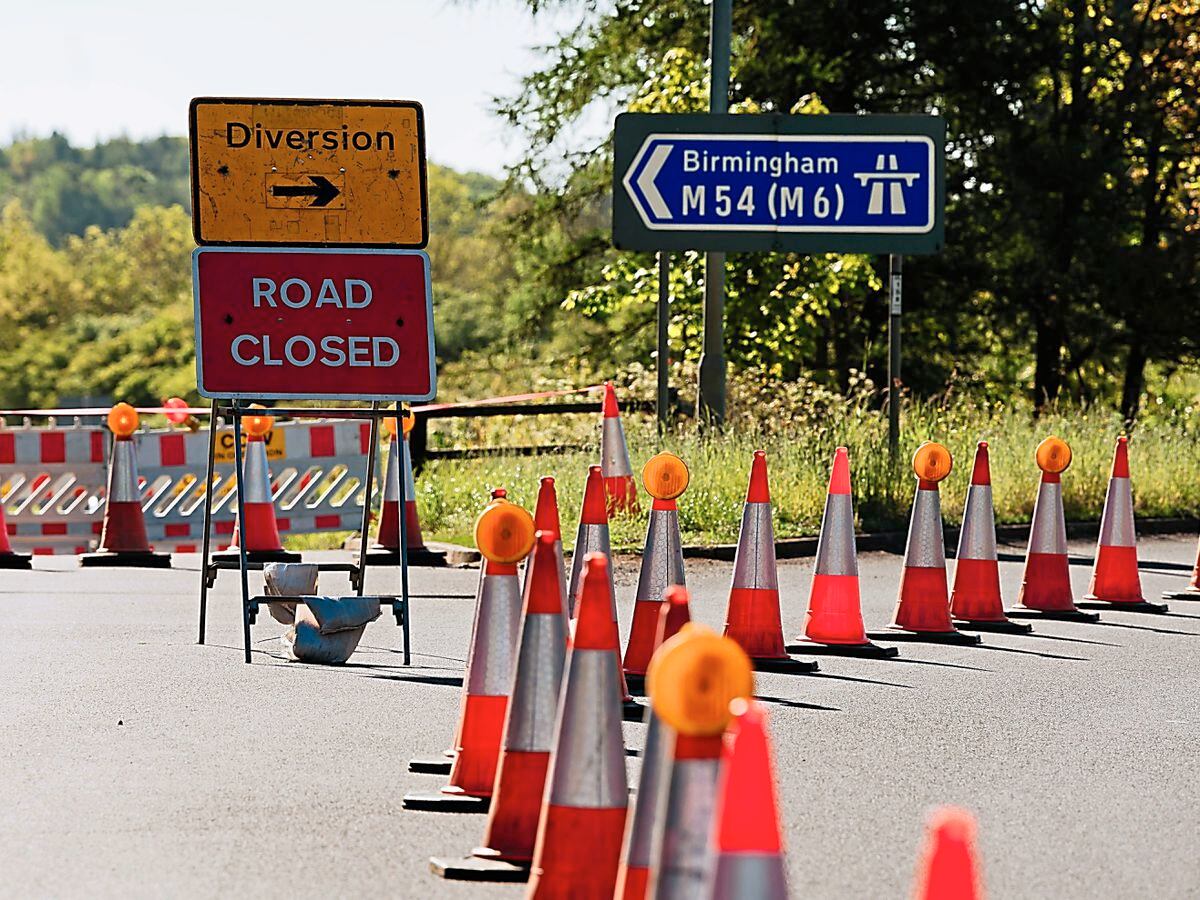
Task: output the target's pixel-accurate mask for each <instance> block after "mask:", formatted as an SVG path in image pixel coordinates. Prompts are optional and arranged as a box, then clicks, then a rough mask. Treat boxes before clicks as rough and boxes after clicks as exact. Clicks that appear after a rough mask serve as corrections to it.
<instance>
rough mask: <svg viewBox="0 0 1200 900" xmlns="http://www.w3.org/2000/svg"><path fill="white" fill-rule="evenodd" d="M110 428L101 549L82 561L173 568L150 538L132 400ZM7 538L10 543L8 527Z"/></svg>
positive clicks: (112, 415)
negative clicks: (156, 550) (109, 463)
mask: <svg viewBox="0 0 1200 900" xmlns="http://www.w3.org/2000/svg"><path fill="white" fill-rule="evenodd" d="M108 427H109V429H110V430H111V431H112V433H113V455H112V464H111V465H110V466H109V467H108V491H107V493H106V494H105V502H104V524H103V525H102V526H101V531H100V549H99V550H98V551H97V552H95V553H85V554H83V555H82V556H80V557H79V564H80V565H83V566H145V567H150V568H169V567H170V565H171V556H170V554H167V553H155V552H154V549H153V548H152V547H151V546H150V541H149V539H148V538H147V537H146V519H145V516H144V515H143V513H142V494H141V491H140V489H139V488H138V472H137V448H136V447H135V446H134V443H133V433H134V432H135V431H137V427H138V414H137V411H136V410H135V409H134V408H133V407H132V406H130V405H129V404H128V403H118V404H117V405H116V406H114V407H113V408H112V410H111V411H110V412H109V414H108ZM4 539H5V542H6V543H7V541H8V534H7V529H6V533H5V536H4Z"/></svg>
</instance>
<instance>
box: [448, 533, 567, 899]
mask: <svg viewBox="0 0 1200 900" xmlns="http://www.w3.org/2000/svg"><path fill="white" fill-rule="evenodd" d="M557 542H558V535H557V534H556V533H555V532H552V531H538V533H537V539H536V541H535V542H534V545H533V553H532V554H531V556H532V562H531V563H530V571H531V574H530V575H529V577H528V578H527V579H526V582H525V606H524V615H523V617H522V622H521V637H520V641H519V643H518V644H517V665H516V672H515V675H514V677H513V688H512V699H511V701H510V703H509V705H508V715H507V718H506V719H505V722H504V736H503V738H502V740H501V749H500V762H499V765H498V767H497V770H496V784H495V789H494V790H493V792H492V806H491V809H490V810H489V811H488V820H487V826H486V828H485V830H484V835H483V846H482V847H479V848H477V849H476V850H474V851H473V855H472V856H471V857H468V858H466V859H463V860H444V859H432V860H430V864H431V866H432V867H433V871H434V872H435V873H436V874H438V875H441V876H442V877H443V878H450V879H462V880H470V881H524V880H525V879H526V878H528V877H529V863H530V860H531V859H532V858H533V844H534V839H535V838H536V837H537V826H538V817H539V815H540V813H541V806H542V793H543V790H544V788H545V783H546V769H547V766H548V764H549V762H550V750H551V738H552V737H553V734H554V719H555V715H556V713H557V710H558V694H559V687H560V684H561V680H562V670H563V660H564V656H565V654H566V647H567V632H566V619H565V617H564V616H563V606H562V596H563V588H562V573H561V572H560V571H559V568H558V561H557V559H556V558H555V555H554V546H555V544H556V543H557Z"/></svg>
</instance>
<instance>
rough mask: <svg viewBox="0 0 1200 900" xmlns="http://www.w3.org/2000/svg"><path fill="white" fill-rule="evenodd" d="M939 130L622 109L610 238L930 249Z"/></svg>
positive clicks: (938, 193) (686, 245) (926, 125)
mask: <svg viewBox="0 0 1200 900" xmlns="http://www.w3.org/2000/svg"><path fill="white" fill-rule="evenodd" d="M944 138H945V123H944V122H943V121H942V120H941V119H939V118H937V117H934V116H775V115H767V116H754V115H703V114H696V115H691V114H688V115H657V114H626V115H622V116H619V117H618V118H617V129H616V140H615V168H614V185H613V194H614V197H613V242H614V243H615V244H616V245H617V246H618V247H621V248H625V249H632V250H675V249H695V250H794V251H804V252H827V251H836V250H845V251H856V252H864V253H931V252H935V251H936V250H938V249H940V247H941V243H942V234H943V226H942V206H943V202H944V200H943V157H942V147H943V144H944Z"/></svg>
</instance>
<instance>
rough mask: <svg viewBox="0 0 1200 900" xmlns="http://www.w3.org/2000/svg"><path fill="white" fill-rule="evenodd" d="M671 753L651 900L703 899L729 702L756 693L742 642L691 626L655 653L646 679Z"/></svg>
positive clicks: (659, 818) (661, 803)
mask: <svg viewBox="0 0 1200 900" xmlns="http://www.w3.org/2000/svg"><path fill="white" fill-rule="evenodd" d="M647 685H648V687H649V689H650V697H651V700H652V702H653V704H654V711H655V713H656V714H657V715H658V716H659V718H661V719H662V722H663V724H664V726H666V727H665V728H664V737H665V739H666V744H667V746H668V747H669V748H670V752H669V754H668V757H667V765H666V768H665V770H664V772H663V775H662V778H663V783H662V787H661V796H660V801H659V807H658V815H657V818H656V820H655V823H654V835H653V841H652V850H651V866H650V882H649V886H648V889H647V896H648V897H652V898H656V900H683V898H689V897H699V896H702V894H703V892H704V890H705V888H706V887H708V881H709V877H710V873H711V870H712V864H713V845H712V833H713V808H714V806H715V804H716V795H717V776H718V774H719V772H720V762H721V748H722V741H721V736H722V734H723V733H724V731H725V728H726V726H727V725H728V724H729V719H730V715H731V713H730V705H731V704H732V703H733V702H734V701H736V700H738V699H744V698H747V697H750V696H751V695H752V694H753V693H754V671H753V668H752V666H751V663H750V658H749V657H748V656H746V653H745V651H744V650H742V648H741V647H739V646H738V644H737V642H736V641H733V640H731V639H729V638H726V637H719V636H718V635H716V634H715V633H713V632H712V631H710V630H709V629H707V628H705V627H704V626H702V625H696V624H688V625H685V626H684V627H683V628H681V629H680V630H679V633H678V634H677V635H675V637H673V638H671V639H670V640H669V641H667V642H666V643H664V644H663V645H662V646H661V647H660V648H659V649H658V650H657V651H655V656H654V661H653V662H652V664H651V668H650V672H649V674H648V675H647Z"/></svg>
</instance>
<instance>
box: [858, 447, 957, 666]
mask: <svg viewBox="0 0 1200 900" xmlns="http://www.w3.org/2000/svg"><path fill="white" fill-rule="evenodd" d="M952 465H953V462H952V460H951V458H950V451H949V450H947V449H946V448H945V447H943V446H942V445H941V444H937V443H934V442H932V441H926V442H925V443H924V444H922V445H921V446H920V447H918V448H917V452H916V455H914V456H913V471H914V472H915V473H916V475H917V493H916V496H915V497H914V498H913V508H912V518H911V519H910V520H909V523H908V544H907V545H906V546H905V548H904V573H903V574H902V575H901V576H900V598H899V600H898V602H897V603H896V615H895V617H894V619H893V621H892V624H891V625H889V626H888V630H887V631H886V632H880V634H882V635H885V636H887V637H890V638H892V639H894V640H910V641H932V642H935V643H940V644H978V643H979V635H977V634H965V633H963V632H961V631H959V630H958V629H957V628H955V627H954V623H953V622H952V621H951V620H950V597H949V594H948V592H947V590H946V548H945V544H944V538H943V535H942V504H941V498H940V497H939V495H938V482H939V481H941V480H942V479H943V478H945V477H946V476H947V475H949V474H950V469H951V467H952ZM872 636H875V635H872Z"/></svg>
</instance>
